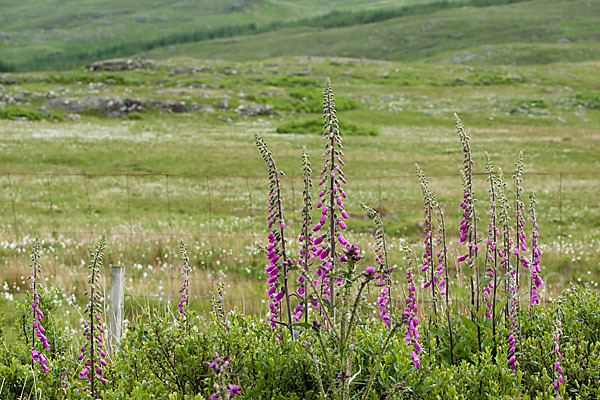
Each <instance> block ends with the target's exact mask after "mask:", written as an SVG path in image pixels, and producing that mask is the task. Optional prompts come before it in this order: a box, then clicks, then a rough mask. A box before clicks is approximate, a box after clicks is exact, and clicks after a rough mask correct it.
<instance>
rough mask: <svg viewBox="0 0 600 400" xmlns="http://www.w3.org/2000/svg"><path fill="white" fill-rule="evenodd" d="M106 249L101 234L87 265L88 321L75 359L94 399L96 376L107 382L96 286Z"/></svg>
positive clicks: (100, 303)
mask: <svg viewBox="0 0 600 400" xmlns="http://www.w3.org/2000/svg"><path fill="white" fill-rule="evenodd" d="M105 247H106V237H105V235H104V234H103V235H102V237H101V238H100V240H99V241H98V243H97V244H96V246H95V247H94V249H93V251H92V252H91V258H92V260H91V262H90V265H89V267H88V268H89V270H90V276H89V279H88V283H89V285H90V286H89V287H90V288H89V291H87V292H86V294H88V295H89V302H88V304H87V306H86V310H85V314H87V317H88V321H87V322H85V324H84V325H83V335H84V337H85V344H84V345H83V346H82V347H81V353H80V354H79V356H78V357H77V360H79V361H84V367H83V369H82V370H81V371H80V372H79V378H81V379H87V380H89V382H90V395H91V396H92V398H94V399H95V398H96V381H95V377H96V375H97V376H98V378H99V379H100V382H101V383H102V384H106V382H107V380H106V379H105V378H104V376H103V370H102V367H105V366H106V365H107V363H106V361H105V360H104V359H105V358H106V354H105V353H104V349H103V347H102V342H103V340H102V335H103V334H104V329H103V328H102V317H101V315H102V313H103V307H102V291H101V289H100V287H99V286H98V280H99V275H100V267H101V266H102V258H103V257H104V248H105Z"/></svg>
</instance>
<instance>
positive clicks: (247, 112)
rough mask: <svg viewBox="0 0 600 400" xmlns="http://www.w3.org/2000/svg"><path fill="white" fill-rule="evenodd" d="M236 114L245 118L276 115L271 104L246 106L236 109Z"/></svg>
mask: <svg viewBox="0 0 600 400" xmlns="http://www.w3.org/2000/svg"><path fill="white" fill-rule="evenodd" d="M235 112H236V113H238V114H240V115H243V116H245V117H254V116H257V115H273V114H274V113H275V111H274V109H273V106H272V105H270V104H244V105H241V106H239V107H238V108H236V110H235Z"/></svg>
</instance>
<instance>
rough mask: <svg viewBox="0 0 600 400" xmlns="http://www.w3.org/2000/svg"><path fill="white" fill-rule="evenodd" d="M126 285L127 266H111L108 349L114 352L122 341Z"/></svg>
mask: <svg viewBox="0 0 600 400" xmlns="http://www.w3.org/2000/svg"><path fill="white" fill-rule="evenodd" d="M124 286H125V267H123V266H120V265H112V266H111V274H110V306H109V307H110V308H109V312H108V324H109V330H110V332H109V335H108V343H107V344H108V351H109V352H112V351H113V348H114V346H115V345H116V344H118V343H119V341H121V322H122V318H123V295H124V290H123V289H124Z"/></svg>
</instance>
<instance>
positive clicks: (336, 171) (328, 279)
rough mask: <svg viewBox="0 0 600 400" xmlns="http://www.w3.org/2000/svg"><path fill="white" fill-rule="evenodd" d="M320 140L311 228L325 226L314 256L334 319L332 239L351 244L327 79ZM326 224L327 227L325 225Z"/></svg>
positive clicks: (337, 257) (338, 257)
mask: <svg viewBox="0 0 600 400" xmlns="http://www.w3.org/2000/svg"><path fill="white" fill-rule="evenodd" d="M323 140H324V141H325V146H324V147H325V152H324V153H323V158H324V159H325V162H324V164H323V169H322V170H321V179H320V181H319V186H320V187H321V191H320V192H319V202H318V203H317V208H318V209H320V210H321V217H320V219H319V222H318V223H317V224H316V225H315V226H314V227H313V229H312V230H313V232H314V233H315V235H317V234H318V232H320V231H321V229H322V228H325V233H323V234H321V235H320V236H318V237H316V238H315V240H314V242H313V243H315V246H317V248H316V250H315V256H316V257H318V258H319V259H320V261H321V267H320V268H319V272H320V274H319V275H320V278H321V284H322V285H323V286H326V287H328V288H327V289H325V295H324V296H323V297H324V299H326V300H329V303H330V304H331V310H332V317H333V318H334V319H335V302H336V299H335V287H334V284H335V285H339V286H341V285H342V284H343V280H342V279H341V278H339V277H337V275H338V274H337V270H336V265H337V264H338V263H339V262H343V260H342V258H343V254H341V252H339V251H337V252H336V241H339V243H340V244H341V245H342V246H344V247H345V248H346V249H347V250H348V249H350V247H351V246H352V245H351V244H350V243H348V241H347V240H346V239H345V238H344V237H343V235H342V234H341V231H342V230H345V229H346V223H345V222H344V220H345V219H347V218H348V213H347V212H346V210H345V209H344V204H343V200H342V199H345V198H346V192H344V190H343V189H342V184H346V178H345V177H344V172H343V171H342V169H341V168H342V167H343V166H344V161H343V160H342V157H343V156H344V152H343V148H344V146H343V144H342V136H341V134H340V127H339V124H338V119H337V115H336V110H335V98H334V95H333V89H332V88H331V84H330V82H329V79H327V80H326V82H325V87H324V89H323ZM326 225H327V226H326Z"/></svg>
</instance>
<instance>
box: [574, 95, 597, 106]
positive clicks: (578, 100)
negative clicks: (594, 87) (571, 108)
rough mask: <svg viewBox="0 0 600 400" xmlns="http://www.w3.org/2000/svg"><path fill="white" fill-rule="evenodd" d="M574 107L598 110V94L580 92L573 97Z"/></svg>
mask: <svg viewBox="0 0 600 400" xmlns="http://www.w3.org/2000/svg"><path fill="white" fill-rule="evenodd" d="M575 105H582V106H584V107H586V108H595V109H600V92H581V93H577V95H576V96H575Z"/></svg>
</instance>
